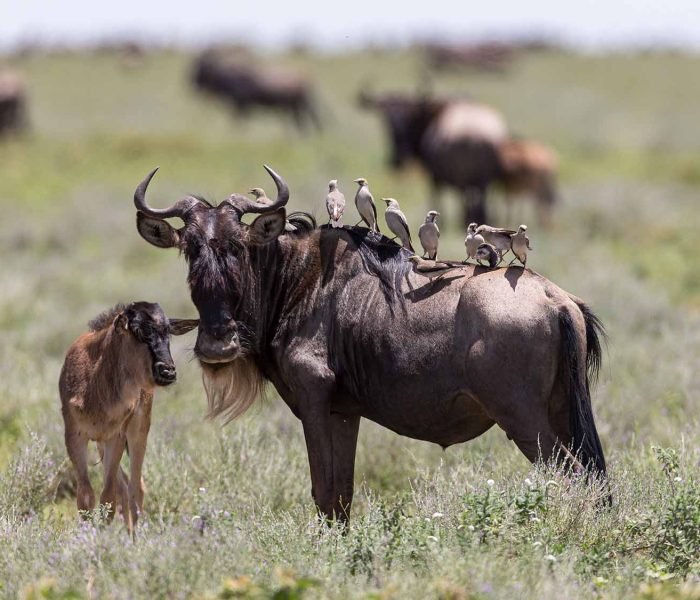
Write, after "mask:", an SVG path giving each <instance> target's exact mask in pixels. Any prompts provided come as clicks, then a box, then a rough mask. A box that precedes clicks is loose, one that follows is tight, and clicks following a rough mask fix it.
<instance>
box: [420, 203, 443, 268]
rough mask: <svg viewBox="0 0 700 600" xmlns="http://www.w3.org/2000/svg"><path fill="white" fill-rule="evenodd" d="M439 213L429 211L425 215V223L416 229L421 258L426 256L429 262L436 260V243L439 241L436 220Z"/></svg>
mask: <svg viewBox="0 0 700 600" xmlns="http://www.w3.org/2000/svg"><path fill="white" fill-rule="evenodd" d="M439 216H440V213H439V212H438V211H436V210H431V211H430V212H429V213H428V214H427V215H425V223H423V224H422V225H421V226H420V227H419V228H418V239H419V240H420V245H421V246H423V250H424V252H423V256H424V257H425V256H426V255H427V256H428V258H430V259H431V260H435V259H436V258H437V251H438V241H439V240H440V230H439V229H438V226H437V218H438V217H439Z"/></svg>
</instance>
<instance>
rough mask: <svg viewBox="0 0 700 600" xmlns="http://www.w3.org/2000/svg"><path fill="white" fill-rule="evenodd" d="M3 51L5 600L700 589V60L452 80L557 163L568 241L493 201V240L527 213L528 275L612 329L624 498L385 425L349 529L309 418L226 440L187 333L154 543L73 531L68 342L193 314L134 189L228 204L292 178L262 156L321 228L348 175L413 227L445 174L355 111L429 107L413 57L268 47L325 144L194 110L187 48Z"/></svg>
mask: <svg viewBox="0 0 700 600" xmlns="http://www.w3.org/2000/svg"><path fill="white" fill-rule="evenodd" d="M2 60H3V62H6V63H8V64H11V65H12V66H13V68H15V69H17V70H18V71H21V72H22V73H23V74H24V76H25V77H26V79H27V82H28V86H29V94H30V104H29V111H30V119H31V124H32V128H31V131H30V132H29V133H28V134H27V135H26V136H24V137H21V138H18V139H10V140H6V141H2V142H0V207H1V209H2V219H0V256H1V257H2V258H1V264H2V266H1V267H0V290H1V293H0V329H1V331H2V336H1V341H0V381H2V391H1V392H0V596H2V597H8V598H15V597H23V598H234V597H244V598H301V597H305V598H306V597H308V598H387V599H388V598H454V599H458V598H508V599H510V598H590V597H599V598H631V597H640V598H649V599H652V598H654V599H656V598H658V599H662V598H700V482H699V481H698V475H700V434H699V433H698V431H697V429H698V425H699V423H698V401H699V400H700V374H699V371H698V361H699V359H700V312H699V311H700V261H698V258H697V249H698V245H697V242H698V232H697V231H698V225H699V224H700V218H699V217H700V205H699V204H698V202H699V200H698V191H699V189H700V154H699V153H698V147H699V143H700V78H698V76H697V73H698V69H699V68H700V58H698V57H696V56H692V55H684V54H682V53H661V52H659V53H646V54H643V53H637V54H631V53H630V54H625V53H616V54H607V55H581V54H576V53H568V52H539V53H530V54H524V55H522V56H521V57H519V58H518V60H517V62H516V63H515V64H514V65H513V67H512V68H511V69H510V70H509V71H508V72H506V73H505V74H503V75H493V74H478V73H470V72H463V73H452V74H446V75H441V76H439V77H437V78H435V79H434V80H433V86H434V89H435V90H436V92H445V93H447V92H450V93H453V92H455V93H456V92H459V93H469V94H470V95H472V96H473V97H475V98H477V99H479V100H482V101H484V102H486V103H488V104H491V105H492V106H494V107H496V108H498V109H499V110H500V111H502V112H503V113H504V114H505V116H506V118H507V120H508V122H509V124H510V126H511V128H512V129H513V130H514V131H515V132H517V133H521V134H522V135H526V136H529V137H534V138H537V139H540V140H542V141H544V142H546V143H548V144H550V145H551V146H553V147H554V148H556V150H557V152H558V153H559V156H560V185H561V203H560V204H559V205H558V206H557V208H556V211H555V213H554V217H553V221H552V224H551V226H550V227H549V228H547V229H546V228H543V227H541V226H539V225H538V223H537V219H536V215H535V212H534V210H533V208H532V206H531V204H529V203H527V202H521V203H518V204H517V205H516V207H517V208H516V215H515V216H514V217H513V219H514V220H512V221H511V222H509V223H505V222H504V218H505V217H504V215H505V208H504V203H503V201H502V199H501V197H500V195H499V192H498V191H497V190H495V191H494V194H493V197H492V198H491V200H492V201H491V202H490V205H489V207H490V208H491V209H492V214H493V218H492V221H493V222H494V224H496V225H509V226H517V225H518V224H519V223H520V222H525V223H528V225H529V226H530V228H529V231H528V233H529V234H530V237H531V239H532V243H533V246H534V248H535V250H534V252H532V254H531V255H530V258H529V261H528V265H529V266H530V267H532V268H533V269H534V270H536V271H538V272H540V273H542V274H543V275H545V276H546V277H548V278H550V279H552V280H553V281H554V282H556V283H557V284H559V285H560V286H562V287H563V288H564V289H566V290H568V291H570V292H572V293H574V294H576V295H577V296H580V297H582V298H584V299H585V300H586V301H587V302H588V303H589V304H590V305H591V307H592V308H593V310H594V311H595V312H596V313H597V314H598V315H599V317H600V318H601V319H602V321H603V322H604V324H605V326H606V328H607V332H608V336H609V337H608V343H607V348H606V350H605V354H604V363H603V369H602V372H601V377H600V380H599V382H598V384H597V385H596V387H595V388H594V390H593V406H594V411H595V413H596V417H597V421H598V427H599V431H600V435H601V439H602V443H603V447H604V449H605V451H606V458H607V461H608V465H609V475H610V487H611V491H612V494H613V498H614V501H613V504H612V506H611V507H610V508H601V503H600V502H599V499H600V497H601V496H602V495H604V494H605V493H606V492H605V490H603V489H601V487H600V486H599V485H595V484H594V485H587V484H586V483H585V482H584V481H580V480H578V479H577V478H576V477H571V476H568V475H566V474H563V473H560V472H557V471H556V469H554V468H552V467H551V466H550V465H539V466H536V467H535V466H532V465H531V464H530V463H528V462H527V460H526V459H525V458H524V457H523V456H522V455H521V454H520V452H519V451H518V450H517V448H516V447H515V445H514V444H513V443H512V442H510V441H509V440H508V439H507V438H506V436H505V435H504V433H503V432H502V431H501V430H499V429H498V428H493V429H492V430H490V431H489V432H488V433H487V434H485V435H483V436H482V437H481V438H479V439H477V440H475V441H473V442H470V443H468V444H463V445H459V446H454V447H451V448H449V449H447V450H445V451H443V450H442V449H441V448H439V447H437V446H432V445H429V444H426V443H422V442H417V441H412V440H409V439H406V438H402V437H399V436H397V435H395V434H393V433H392V432H390V431H388V430H384V429H382V428H380V427H378V426H375V425H373V424H372V423H370V422H366V421H365V422H363V424H362V426H361V430H360V441H359V445H358V457H357V463H356V497H355V498H356V499H355V504H354V506H353V518H352V520H351V522H350V524H349V526H348V527H347V529H346V530H343V529H342V528H341V527H339V526H328V525H327V524H326V523H325V522H323V521H322V520H321V519H319V517H318V516H317V514H316V512H315V510H314V507H313V503H312V500H311V496H310V481H309V475H308V464H307V461H306V450H305V446H304V441H303V436H302V431H301V426H300V424H299V423H298V422H297V421H296V419H295V418H294V417H293V415H292V414H291V413H290V411H289V410H288V409H287V407H286V406H285V405H284V404H283V402H282V401H281V400H280V399H279V398H278V397H277V395H276V393H275V392H274V390H273V389H272V388H271V387H270V388H268V389H267V391H266V393H265V396H264V398H263V399H262V400H261V401H259V402H258V403H257V404H256V405H254V406H253V408H252V409H251V410H250V411H249V412H248V413H247V414H246V415H245V416H243V417H242V418H241V419H239V420H237V421H235V422H233V423H230V424H228V425H226V426H223V424H222V423H220V422H212V421H207V420H206V419H205V418H204V414H205V412H206V399H205V395H204V392H203V389H202V385H201V381H200V374H199V367H198V366H197V364H196V362H195V361H193V355H192V350H191V348H192V346H193V344H194V335H193V334H189V335H187V336H184V337H183V338H175V339H174V340H173V354H174V357H175V360H176V363H177V368H178V383H177V384H176V385H175V386H173V387H171V388H168V389H164V390H160V391H159V393H157V395H156V400H155V403H154V415H153V425H152V429H151V434H150V438H149V448H148V452H147V454H146V460H145V480H146V486H147V495H146V502H145V512H146V514H145V515H144V516H143V518H142V519H141V520H140V522H139V525H138V528H137V532H136V538H135V540H134V541H132V540H131V539H130V538H129V536H128V534H127V532H126V530H125V528H124V527H123V525H122V524H121V523H119V522H118V520H116V521H115V523H113V524H112V525H107V524H105V523H104V514H102V513H100V512H99V511H97V512H96V513H95V514H94V515H91V516H90V517H89V518H87V519H85V520H80V519H79V518H78V516H77V512H76V506H75V496H74V494H75V483H74V476H73V475H72V473H71V469H70V468H69V464H68V462H67V457H66V453H65V448H64V446H63V423H62V419H61V413H60V403H59V400H58V393H57V380H58V374H59V370H60V367H61V363H62V360H63V356H64V353H65V350H66V349H67V347H68V345H69V344H70V343H71V341H72V340H73V339H74V338H75V337H76V336H77V335H78V334H79V333H81V332H82V331H84V330H85V327H86V323H87V321H88V320H89V319H90V318H92V317H93V316H94V315H96V314H97V313H98V312H100V311H101V310H103V309H105V308H107V307H109V306H111V305H112V304H114V303H115V302H117V301H130V300H140V299H144V300H150V301H158V302H160V303H161V305H162V306H163V308H164V309H165V311H166V313H167V314H169V315H170V316H175V317H183V318H189V317H195V316H196V311H195V309H194V307H193V305H192V304H191V301H190V299H189V295H188V291H187V287H186V283H185V277H186V265H185V262H184V259H183V258H182V257H180V256H178V254H177V252H175V251H166V250H159V249H156V248H153V247H151V246H149V245H147V244H146V243H145V242H144V241H143V240H141V238H140V237H139V236H138V234H137V232H136V227H135V214H134V208H133V204H132V195H133V191H134V188H135V186H136V184H137V183H138V182H139V181H140V180H141V179H142V178H143V176H144V175H145V174H146V173H147V172H148V171H149V170H150V169H152V168H153V167H154V166H156V165H159V166H160V167H161V170H160V172H159V174H158V175H157V177H156V179H155V180H154V182H153V184H152V186H151V190H150V192H149V198H150V201H151V203H152V204H154V205H157V206H164V205H165V204H166V203H167V204H169V203H170V202H172V201H173V200H174V199H176V198H177V197H180V196H182V195H183V194H184V193H188V192H191V193H197V194H201V195H203V196H205V197H207V198H208V199H210V200H213V201H219V200H221V199H223V198H225V197H226V196H227V195H228V194H230V193H231V192H233V191H237V192H242V193H244V192H246V191H247V190H248V189H249V188H250V187H253V186H256V185H262V186H263V187H265V186H267V187H268V188H272V185H271V183H270V182H269V179H268V178H267V176H266V174H265V173H264V171H263V169H262V164H263V163H267V164H270V165H272V166H273V167H274V168H275V169H276V170H277V171H278V172H280V173H281V174H282V175H283V176H284V177H285V178H286V179H287V181H288V182H289V184H290V187H291V190H292V196H291V200H290V209H296V210H308V211H311V212H312V213H314V214H315V215H316V216H317V217H318V218H319V220H324V214H325V213H324V207H323V199H324V197H325V193H326V185H327V182H328V180H329V179H332V178H337V179H338V180H339V183H340V186H341V188H342V189H344V191H345V192H346V195H347V196H348V198H349V199H350V198H352V196H353V194H354V184H352V180H353V179H355V178H356V177H359V176H363V177H366V178H367V179H368V180H369V182H370V185H371V187H372V189H373V191H374V193H375V196H376V197H380V196H393V197H395V198H398V199H399V200H400V201H401V205H402V208H403V209H404V211H405V212H406V214H407V216H408V218H409V221H410V223H411V225H412V228H413V230H414V235H415V231H416V230H417V227H418V225H419V223H420V222H422V219H423V217H424V215H425V212H426V211H427V209H428V207H429V204H430V199H429V188H428V185H427V180H426V179H425V177H424V176H423V174H422V173H421V172H420V171H419V170H418V169H417V168H413V169H409V170H408V171H406V172H403V173H395V172H392V171H390V170H388V169H387V167H386V166H385V156H386V152H387V147H386V142H385V138H384V132H383V130H382V128H381V124H380V123H379V120H378V118H377V116H376V115H373V114H370V113H366V112H362V111H361V109H360V108H359V107H358V105H357V91H358V89H359V88H360V86H361V85H367V84H371V85H372V86H373V87H374V88H375V89H376V90H377V91H385V90H405V91H409V92H410V91H413V90H415V88H416V82H417V81H418V79H419V73H420V72H421V61H422V59H421V57H420V55H419V53H417V52H412V51H400V52H399V51H372V52H370V51H366V52H357V53H351V54H314V53H311V54H293V53H283V54H279V55H267V56H262V57H260V59H259V60H260V61H261V62H262V63H269V64H278V65H279V64H281V65H290V66H293V67H295V68H296V69H298V70H300V71H302V72H304V73H306V74H307V75H308V76H309V77H311V78H313V80H314V82H315V83H316V90H317V96H318V102H319V106H320V110H321V113H322V117H323V119H324V122H325V128H324V130H323V131H322V132H320V133H309V134H308V135H302V134H300V133H298V132H297V131H296V130H295V129H294V128H293V127H292V126H291V124H287V123H285V122H284V121H283V120H281V119H278V118H276V117H274V116H269V115H264V114H262V115H258V116H256V117H254V118H252V119H249V120H246V121H242V120H236V119H233V118H232V116H231V115H230V114H229V112H228V111H227V110H225V109H224V107H222V106H221V105H219V104H217V103H214V102H211V101H208V100H206V99H205V98H202V97H201V96H198V95H197V94H196V93H195V92H194V91H193V90H192V89H191V87H190V85H189V69H190V64H191V60H192V55H190V54H188V53H185V52H179V51H153V52H149V53H147V54H146V56H145V58H144V60H143V63H142V64H141V65H139V66H137V67H133V66H132V67H129V66H125V65H124V64H123V61H122V60H120V58H119V56H117V55H116V54H112V53H109V52H104V53H88V52H75V53H54V54H41V53H39V54H34V55H31V56H25V57H4V58H3V59H2ZM269 191H270V192H271V191H272V189H270V190H269ZM348 208H349V210H348V213H349V215H350V217H349V219H347V222H353V223H354V220H353V219H354V218H355V217H354V207H351V206H349V207H348ZM442 213H443V214H442V218H441V222H440V226H441V229H442V232H443V235H442V238H441V256H443V257H445V258H454V259H462V258H463V256H464V254H463V251H464V249H463V245H462V243H463V242H462V240H463V238H464V230H463V227H462V223H461V219H460V216H459V215H460V212H459V210H458V204H457V199H456V198H454V197H451V196H450V197H446V198H444V200H443V211H442ZM380 219H381V217H380ZM380 222H381V223H382V224H383V220H380ZM523 351H524V352H527V348H524V349H523ZM502 368H503V369H508V365H503V366H502ZM124 460H125V462H126V461H127V460H128V459H127V458H126V457H125V459H124ZM92 462H93V463H97V462H98V458H97V453H96V452H93V454H92ZM92 473H93V475H94V480H93V485H94V487H95V489H97V490H99V489H100V483H101V474H100V468H99V466H97V465H95V466H93V467H92Z"/></svg>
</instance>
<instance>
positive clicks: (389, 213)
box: [382, 198, 415, 253]
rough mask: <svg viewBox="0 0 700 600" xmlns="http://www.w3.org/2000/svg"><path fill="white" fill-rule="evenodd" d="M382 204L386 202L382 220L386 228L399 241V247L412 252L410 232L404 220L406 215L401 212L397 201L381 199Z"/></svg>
mask: <svg viewBox="0 0 700 600" xmlns="http://www.w3.org/2000/svg"><path fill="white" fill-rule="evenodd" d="M382 201H383V202H386V212H385V213H384V219H385V220H386V224H387V227H388V228H389V229H390V230H391V232H392V233H393V234H394V235H395V237H398V238H399V239H400V240H401V245H402V246H403V247H404V248H406V249H407V250H410V251H411V252H414V253H415V251H414V250H413V244H412V243H411V232H410V230H409V229H408V221H407V220H406V215H404V214H403V212H402V211H401V207H400V206H399V203H398V201H397V200H394V198H382Z"/></svg>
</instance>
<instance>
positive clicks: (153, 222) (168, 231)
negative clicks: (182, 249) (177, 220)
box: [136, 211, 180, 248]
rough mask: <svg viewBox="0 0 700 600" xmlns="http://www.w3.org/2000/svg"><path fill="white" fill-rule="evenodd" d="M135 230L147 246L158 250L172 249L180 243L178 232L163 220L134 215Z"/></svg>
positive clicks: (139, 212)
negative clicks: (151, 245) (150, 245)
mask: <svg viewBox="0 0 700 600" xmlns="http://www.w3.org/2000/svg"><path fill="white" fill-rule="evenodd" d="M136 229H138V231H139V233H140V234H141V237H142V238H143V239H144V240H146V241H147V242H148V243H149V244H153V245H154V246H157V247H158V248H172V247H173V246H177V245H178V243H179V242H180V232H179V231H178V230H177V229H175V228H174V227H173V226H172V225H171V224H170V223H168V222H167V221H165V220H163V219H156V218H154V217H149V216H146V215H145V214H144V213H142V212H141V211H138V212H137V213H136Z"/></svg>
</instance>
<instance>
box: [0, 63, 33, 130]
mask: <svg viewBox="0 0 700 600" xmlns="http://www.w3.org/2000/svg"><path fill="white" fill-rule="evenodd" d="M27 125H28V123H27V91H26V87H25V85H24V81H23V80H22V78H21V77H20V76H19V75H17V74H16V73H13V72H12V71H0V136H2V135H6V134H9V133H20V132H21V131H23V130H24V129H26V127H27Z"/></svg>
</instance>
